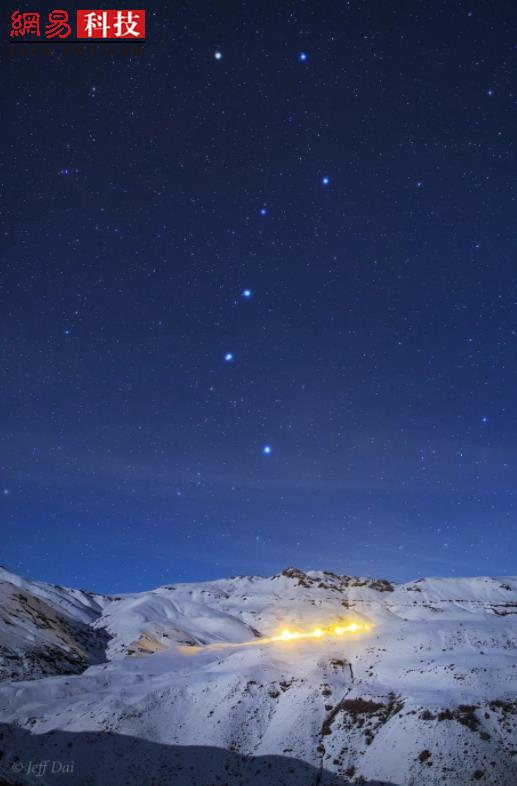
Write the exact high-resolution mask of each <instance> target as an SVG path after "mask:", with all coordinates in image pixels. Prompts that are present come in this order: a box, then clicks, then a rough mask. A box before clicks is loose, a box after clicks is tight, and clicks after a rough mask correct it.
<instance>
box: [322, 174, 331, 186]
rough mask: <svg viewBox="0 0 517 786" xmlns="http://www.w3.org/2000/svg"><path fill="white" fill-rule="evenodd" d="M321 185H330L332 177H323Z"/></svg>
mask: <svg viewBox="0 0 517 786" xmlns="http://www.w3.org/2000/svg"><path fill="white" fill-rule="evenodd" d="M321 185H322V186H328V185H330V177H327V175H325V177H322V178H321Z"/></svg>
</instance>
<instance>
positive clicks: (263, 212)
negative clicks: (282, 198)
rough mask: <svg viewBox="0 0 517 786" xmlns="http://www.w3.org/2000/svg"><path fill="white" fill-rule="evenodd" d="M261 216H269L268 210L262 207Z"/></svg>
mask: <svg viewBox="0 0 517 786" xmlns="http://www.w3.org/2000/svg"><path fill="white" fill-rule="evenodd" d="M260 215H261V216H267V208H266V207H261V208H260Z"/></svg>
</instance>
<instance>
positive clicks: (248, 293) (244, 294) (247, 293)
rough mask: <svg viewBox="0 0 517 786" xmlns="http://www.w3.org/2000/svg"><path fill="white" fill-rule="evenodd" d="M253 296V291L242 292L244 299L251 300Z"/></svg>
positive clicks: (245, 290)
mask: <svg viewBox="0 0 517 786" xmlns="http://www.w3.org/2000/svg"><path fill="white" fill-rule="evenodd" d="M251 295H252V292H251V289H243V290H242V297H245V298H250V297H251Z"/></svg>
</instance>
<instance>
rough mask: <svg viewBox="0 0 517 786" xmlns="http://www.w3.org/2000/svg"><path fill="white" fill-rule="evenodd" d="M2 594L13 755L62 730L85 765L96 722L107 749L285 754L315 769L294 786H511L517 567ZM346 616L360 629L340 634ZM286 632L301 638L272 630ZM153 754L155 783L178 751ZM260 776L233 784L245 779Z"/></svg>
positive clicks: (2, 697)
mask: <svg viewBox="0 0 517 786" xmlns="http://www.w3.org/2000/svg"><path fill="white" fill-rule="evenodd" d="M20 594H22V595H23V596H24V597H25V598H26V601H25V603H23V602H21V601H20V599H19V597H17V595H20ZM0 600H1V606H2V610H3V611H2V620H1V621H0V644H1V646H2V650H1V651H0V666H1V668H2V673H3V677H4V682H3V683H2V684H0V721H2V722H3V723H4V724H6V727H5V728H4V732H3V734H4V740H3V745H4V747H5V750H6V752H7V754H6V755H7V760H11V759H12V757H15V756H18V757H19V758H21V757H22V756H23V746H21V743H20V744H19V740H20V734H19V729H25V730H26V732H27V733H30V734H31V740H32V739H33V738H34V743H31V745H32V747H34V746H36V747H37V748H38V750H39V747H38V746H37V745H36V743H37V742H38V741H39V743H41V745H43V741H44V740H47V742H48V745H50V740H51V739H52V734H57V733H58V732H60V730H66V731H67V732H69V733H73V734H76V735H77V739H78V743H77V757H78V759H79V760H81V761H84V765H82V766H84V767H86V766H87V762H88V761H89V757H90V758H91V755H93V749H94V747H95V745H94V739H95V736H94V735H95V733H97V734H109V735H112V734H113V735H115V737H114V738H113V745H114V746H115V747H116V746H118V745H119V742H118V741H117V740H118V738H119V736H120V735H123V736H127V735H129V736H133V737H136V738H138V739H140V740H143V741H144V740H146V741H148V742H150V743H151V742H152V743H157V744H159V745H162V746H179V749H180V748H182V747H184V746H187V747H188V746H194V747H195V746H199V745H201V746H205V745H208V746H213V747H214V748H216V749H218V750H221V751H226V752H227V753H228V755H230V754H236V755H238V756H244V757H248V759H250V760H257V761H258V760H259V759H260V760H262V759H261V757H268V756H273V757H274V756H284V757H291V758H293V759H295V760H296V761H299V762H303V763H304V764H305V765H307V766H308V767H309V769H305V770H304V769H303V767H302V769H301V770H300V773H302V774H299V780H298V782H297V783H300V784H302V786H305V784H307V785H308V784H312V783H317V782H318V780H317V777H319V776H317V773H329V776H328V777H331V778H338V779H341V781H340V782H342V783H343V784H348V783H364V782H368V783H390V784H396V785H397V786H413V784H414V785H415V786H416V785H417V784H418V786H420V784H421V785H422V786H435V784H443V783H444V782H446V783H447V784H448V785H449V784H450V786H465V784H467V783H468V784H471V783H472V782H475V781H477V780H479V781H480V782H482V783H483V782H484V783H487V784H491V785H492V786H511V784H513V783H516V782H517V659H516V650H517V631H516V627H517V626H516V625H515V620H516V616H515V615H516V614H517V577H512V576H506V577H466V578H457V579H451V578H421V579H416V580H414V581H412V582H407V583H405V584H395V583H393V582H389V581H387V580H383V579H380V580H379V579H369V578H361V577H350V576H339V575H338V574H335V573H332V572H330V571H301V570H299V569H297V568H292V567H291V568H286V569H285V570H284V571H282V572H281V573H278V574H275V575H274V576H271V577H265V578H264V577H247V576H240V577H234V578H232V579H219V580H216V581H208V582H199V583H179V584H172V585H171V584H168V585H164V586H162V587H157V588H156V589H154V590H150V591H144V592H139V593H126V594H118V595H99V594H96V593H88V592H87V591H84V590H74V589H69V588H63V587H60V586H58V585H49V584H45V583H44V582H30V581H28V580H25V579H21V578H20V577H18V576H16V574H11V573H9V572H8V571H5V570H4V572H2V573H1V574H0ZM38 604H40V605H38ZM42 604H44V605H42ZM6 620H7V621H6ZM350 623H353V624H354V625H356V629H357V631H358V632H357V633H354V634H349V633H343V634H340V635H336V634H335V631H336V629H339V630H343V631H344V630H345V626H346V625H347V624H348V625H349V624H350ZM85 628H86V629H87V630H88V632H89V633H88V634H87V635H86V639H85V638H84V636H85ZM283 629H289V630H293V631H298V632H300V633H301V634H304V635H305V634H307V635H308V636H309V637H308V638H302V639H300V640H296V641H282V640H278V634H279V633H280V632H281V631H282V630H283ZM313 631H319V632H318V634H317V635H316V636H312V633H311V632H313ZM90 633H91V635H92V637H93V638H91V639H89V638H88V636H89V635H90ZM79 634H82V635H83V639H81V640H78V638H77V637H78V636H79ZM275 636H276V637H277V638H275ZM52 648H53V649H52ZM6 650H7V654H8V656H9V657H7V658H6V657H5V651H6ZM79 650H81V651H80V652H79ZM49 651H50V655H49ZM56 651H57V652H58V654H57V655H56ZM74 653H75V654H77V656H78V659H77V658H75V657H74ZM41 656H43V660H42V662H40V661H39V658H40V657H41ZM45 657H46V658H47V660H46V661H45ZM52 658H54V671H52V669H51V667H50V666H48V661H49V659H50V661H52ZM42 663H43V665H44V664H45V663H47V667H46V668H44V667H43V665H42ZM16 730H18V731H16ZM103 739H104V745H105V746H108V747H109V745H108V742H107V741H106V739H105V738H103ZM110 739H111V738H110ZM80 741H82V742H80ZM41 745H40V747H41ZM45 746H47V743H45V745H44V746H43V747H44V748H45ZM85 746H86V747H85ZM29 747H30V746H29ZM47 747H48V746H47ZM31 749H32V748H31ZM86 749H87V750H88V751H90V749H91V750H92V753H91V754H89V755H86ZM179 749H178V750H179ZM153 750H155V749H154V748H153ZM156 750H157V751H161V752H160V753H159V755H158V759H159V760H158V761H151V759H152V757H150V760H149V761H148V762H147V765H146V766H148V767H149V771H150V773H151V774H152V777H154V778H155V780H156V783H160V782H162V781H160V779H159V777H160V776H159V774H158V773H159V772H160V767H164V766H166V764H165V762H169V758H170V757H169V753H167V751H169V748H167V747H165V748H163V750H162V749H161V748H158V749H156ZM103 751H104V747H103ZM42 755H43V753H42ZM126 755H128V756H129V758H130V760H131V753H130V752H128V753H127V754H126ZM178 755H179V754H178ZM47 758H48V757H47ZM5 759H6V756H4V760H5ZM134 764H135V767H137V762H136V760H135V762H134ZM467 765H468V766H467ZM207 766H208V765H207ZM279 766H280V765H279ZM310 768H312V769H310ZM130 769H131V768H130V767H129V770H130ZM187 769H188V768H187ZM223 769H224V768H223ZM230 769H231V768H230ZM124 771H125V772H126V773H127V768H125V769H124ZM251 771H252V768H251V769H249V770H248V769H246V774H245V775H239V777H241V778H247V779H248V780H240V781H238V780H236V781H235V783H237V782H239V783H241V782H242V783H248V782H249V783H250V784H251V783H253V779H251V780H249V779H250V778H251V775H250V772H251ZM102 772H104V775H102ZM217 772H218V777H219V775H220V774H221V773H220V771H219V770H218V771H217ZM103 777H104V778H105V777H106V771H105V770H102V768H101V770H99V773H98V774H97V775H96V774H95V773H89V774H88V775H86V774H85V772H84V771H83V772H82V774H76V775H74V776H73V777H72V778H71V779H70V780H69V781H67V784H68V782H70V783H71V784H75V783H77V784H82V783H88V784H90V783H91V784H95V786H97V785H98V786H101V784H103V783H106V780H104V781H103V780H102V778H103ZM110 777H111V776H110ZM113 777H115V779H114V780H113V779H112V780H110V781H109V783H110V786H111V784H113V786H116V784H118V783H119V782H120V783H127V782H129V783H131V782H132V781H130V780H129V781H127V780H125V781H124V780H122V779H121V780H120V781H117V779H116V776H113ZM182 777H183V776H182ZM184 777H185V780H184V782H185V784H192V785H193V786H194V784H195V786H206V783H204V782H202V781H199V780H198V781H196V780H193V779H190V780H189V777H190V776H188V774H185V775H184ZM196 777H197V776H196ZM210 777H212V776H210ZM213 777H214V778H215V771H214V773H213ZM235 777H237V776H235ZM282 777H283V776H282ZM325 777H326V776H325ZM121 778H122V776H121ZM321 778H323V775H321ZM444 779H446V780H445V781H444ZM22 782H24V783H25V782H27V783H29V781H22ZM39 782H41V780H40V781H39ZM150 782H152V781H150ZM176 782H177V783H182V781H181V780H179V781H175V783H176ZM216 782H217V781H216V780H214V783H216ZM228 782H229V783H233V781H231V780H229V781H228ZM257 782H259V776H258V775H257ZM286 782H288V781H286ZM320 782H323V781H321V779H320ZM134 783H135V784H136V783H140V782H138V781H137V780H135V781H134ZM293 786H294V783H293Z"/></svg>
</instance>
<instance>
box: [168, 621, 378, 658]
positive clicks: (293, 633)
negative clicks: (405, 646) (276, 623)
mask: <svg viewBox="0 0 517 786" xmlns="http://www.w3.org/2000/svg"><path fill="white" fill-rule="evenodd" d="M371 628H373V623H371V622H356V621H352V622H347V623H346V624H341V625H332V626H330V627H328V628H320V627H318V628H313V629H312V630H307V631H301V630H289V628H282V629H281V631H280V633H279V634H278V635H277V636H270V637H268V638H266V637H263V638H259V639H253V640H252V641H241V642H222V641H221V642H217V643H214V644H206V645H205V646H202V647H183V648H182V649H181V651H182V652H183V653H184V654H194V653H195V652H199V651H200V650H208V649H214V650H221V649H228V648H230V647H262V646H263V645H264V644H273V643H275V642H279V641H285V642H288V641H294V640H298V639H321V638H323V637H325V638H329V637H331V636H344V635H345V634H347V633H365V632H366V631H368V630H370V629H371Z"/></svg>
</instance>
